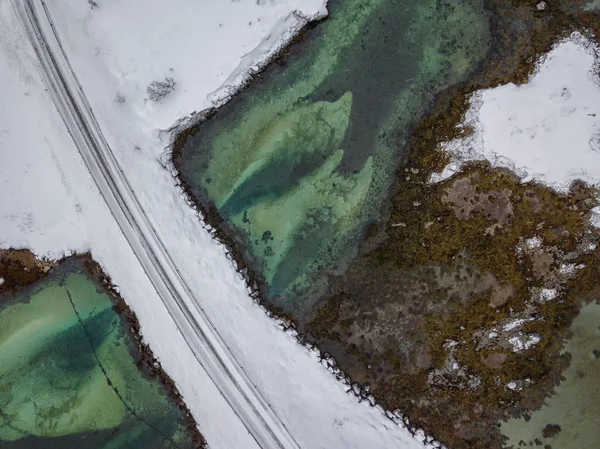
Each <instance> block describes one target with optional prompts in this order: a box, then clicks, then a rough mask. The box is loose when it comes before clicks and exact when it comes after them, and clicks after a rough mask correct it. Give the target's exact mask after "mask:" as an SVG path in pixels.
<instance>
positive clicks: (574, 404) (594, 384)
mask: <svg viewBox="0 0 600 449" xmlns="http://www.w3.org/2000/svg"><path fill="white" fill-rule="evenodd" d="M571 332H572V334H573V335H572V337H571V339H570V340H569V342H568V343H567V345H566V347H565V351H566V352H568V353H570V354H571V357H572V358H571V364H570V365H569V367H568V368H567V369H566V371H565V372H564V373H563V376H564V378H565V380H564V381H563V382H562V383H561V384H560V385H559V386H558V387H557V388H556V391H555V394H554V395H552V396H551V397H549V398H548V399H546V401H545V404H544V405H543V406H542V408H541V409H539V410H538V411H536V412H534V413H533V414H532V415H531V419H529V420H527V421H526V420H525V419H513V420H510V421H508V422H506V423H503V424H502V427H501V431H502V433H503V434H504V435H506V436H507V437H508V438H509V441H508V443H507V447H510V446H514V447H515V448H518V447H520V446H519V442H520V441H521V440H522V441H524V442H525V446H530V443H532V444H533V445H534V447H537V446H535V440H536V439H537V440H538V441H539V442H541V446H540V447H544V446H546V445H548V446H550V447H551V448H553V449H597V448H598V446H599V442H600V426H599V425H598V424H599V423H598V417H599V416H600V305H599V304H595V303H592V304H588V305H586V306H584V307H583V308H582V309H581V312H580V313H579V315H578V316H577V318H575V320H574V321H573V323H572V325H571ZM548 425H554V426H560V432H558V433H556V434H555V435H553V436H550V435H549V434H548V433H546V436H544V432H543V430H544V428H545V427H546V426H548Z"/></svg>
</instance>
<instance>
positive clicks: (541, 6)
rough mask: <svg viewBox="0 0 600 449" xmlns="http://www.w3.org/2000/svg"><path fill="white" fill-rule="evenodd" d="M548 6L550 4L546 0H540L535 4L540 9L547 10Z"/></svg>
mask: <svg viewBox="0 0 600 449" xmlns="http://www.w3.org/2000/svg"><path fill="white" fill-rule="evenodd" d="M547 6H548V4H547V3H546V2H539V3H538V4H537V5H535V7H536V9H537V10H538V11H543V10H545V9H546V7H547Z"/></svg>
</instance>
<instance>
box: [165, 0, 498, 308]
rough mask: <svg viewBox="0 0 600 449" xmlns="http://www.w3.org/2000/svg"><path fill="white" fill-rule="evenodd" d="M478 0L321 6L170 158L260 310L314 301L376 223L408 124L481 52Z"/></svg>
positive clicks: (483, 25) (484, 39)
mask: <svg viewBox="0 0 600 449" xmlns="http://www.w3.org/2000/svg"><path fill="white" fill-rule="evenodd" d="M488 39H489V37H488V24H487V16H486V14H485V12H484V10H483V8H482V5H481V1H480V0H452V1H450V0H404V1H399V0H391V1H379V0H373V1H360V0H346V1H343V2H342V1H339V2H332V4H331V5H330V18H329V19H328V20H326V21H325V22H323V23H321V24H319V25H318V26H316V27H315V28H314V29H312V30H310V31H309V32H308V33H307V36H306V37H305V39H303V40H302V41H301V42H300V43H298V44H296V45H295V46H294V47H293V48H292V50H291V54H290V55H289V56H288V57H287V58H286V59H285V63H284V64H280V63H274V64H272V65H271V66H270V67H269V68H268V69H267V70H266V71H265V72H264V73H263V74H262V75H261V80H260V81H258V80H257V81H255V82H254V83H253V84H252V85H251V86H250V87H249V88H248V89H246V90H245V91H244V92H242V93H241V94H239V95H237V96H236V97H235V98H234V99H232V100H231V101H230V102H229V103H228V104H227V105H225V106H223V107H222V108H221V109H220V110H219V112H218V113H217V114H216V115H215V116H214V117H213V118H211V119H210V120H209V121H207V122H206V123H204V124H202V125H201V127H200V130H199V132H198V133H197V134H196V135H195V136H194V137H191V138H189V139H188V141H187V143H186V145H185V146H184V149H183V151H182V154H181V155H180V157H179V158H178V159H177V160H176V161H175V162H176V164H177V165H178V167H179V168H180V171H181V176H182V177H183V179H184V180H185V181H186V182H187V183H188V184H189V185H190V186H191V188H192V190H193V192H192V193H193V195H194V196H195V197H196V198H197V199H198V200H200V201H201V202H205V203H214V204H215V205H216V207H217V209H218V210H219V213H220V214H221V216H223V218H224V219H225V220H226V222H227V224H228V225H229V226H230V227H232V228H233V229H235V231H236V232H237V234H238V236H239V239H240V241H241V242H243V246H244V248H245V257H246V259H247V260H248V261H249V262H250V263H251V264H252V265H253V266H254V267H255V268H256V269H258V270H259V272H260V273H261V274H262V275H263V277H264V279H265V280H266V283H267V285H268V290H269V296H270V299H271V300H272V301H274V302H275V303H277V304H278V305H281V306H283V307H284V308H286V309H288V310H292V311H294V312H296V313H302V312H305V311H306V310H308V309H309V308H310V307H311V306H312V305H313V299H314V298H315V297H316V296H317V293H319V292H320V291H322V289H323V288H325V286H326V276H325V275H326V273H329V272H339V271H341V270H343V269H344V267H345V266H346V264H347V262H348V261H349V260H350V258H351V257H353V255H354V254H355V251H356V248H357V245H358V242H359V240H360V236H361V234H362V232H363V231H364V229H365V227H366V225H367V224H368V223H369V222H370V221H372V220H373V219H376V218H377V215H378V213H379V212H380V210H381V205H382V202H383V201H384V199H385V195H386V192H387V189H388V187H389V185H390V183H391V180H392V177H393V174H394V171H395V167H396V166H397V163H398V159H399V158H400V157H401V154H400V151H401V148H402V147H403V144H404V142H405V139H406V138H407V135H408V132H409V130H410V127H411V125H413V124H414V123H415V121H416V120H417V119H418V117H419V116H420V115H421V114H422V113H423V111H424V110H425V108H426V107H427V105H428V104H429V102H430V101H431V100H432V98H433V96H434V94H435V93H436V92H437V91H439V90H441V89H443V88H444V87H446V86H448V85H449V84H453V83H456V82H459V81H461V80H463V79H464V78H465V77H466V76H467V75H468V73H469V72H470V70H472V68H473V67H474V65H476V64H477V63H478V62H479V61H480V60H481V59H482V58H483V56H484V54H485V51H486V50H487V46H488Z"/></svg>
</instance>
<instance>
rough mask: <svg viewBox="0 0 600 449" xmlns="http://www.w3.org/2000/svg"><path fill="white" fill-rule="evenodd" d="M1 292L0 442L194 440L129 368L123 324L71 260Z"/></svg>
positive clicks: (85, 448)
mask: <svg viewBox="0 0 600 449" xmlns="http://www.w3.org/2000/svg"><path fill="white" fill-rule="evenodd" d="M69 294H70V296H71V298H69ZM0 300H1V301H0V304H1V305H0V361H1V362H0V447H2V448H6V449H34V448H35V449H44V448H60V449H66V448H78V449H95V448H98V449H132V448H136V449H138V448H139V449H153V448H156V449H158V448H192V447H193V444H192V440H191V435H190V434H189V432H188V431H187V430H186V428H185V425H184V423H183V416H182V412H181V411H180V410H179V409H178V408H177V407H176V406H175V405H174V404H173V403H172V402H171V401H170V399H169V398H168V396H167V394H166V392H165V391H164V389H163V388H162V387H161V386H160V385H159V383H158V381H156V380H154V379H151V378H150V377H149V376H148V375H147V374H146V373H144V372H141V371H140V370H139V369H138V368H137V366H136V363H135V360H134V358H133V356H132V355H131V354H130V351H129V348H130V347H132V345H133V342H132V341H131V339H130V337H129V335H128V334H127V331H126V327H125V326H126V324H125V323H123V322H122V321H121V319H120V318H119V316H118V315H117V314H116V313H115V312H114V311H113V310H112V302H111V300H110V298H109V296H108V295H107V293H106V292H103V291H102V292H101V291H97V290H96V286H95V284H94V282H93V281H92V280H90V279H89V278H88V277H87V275H86V274H85V273H84V272H83V270H82V268H81V266H80V264H79V263H78V262H77V263H76V262H74V261H73V260H67V261H66V262H64V263H63V264H61V266H60V267H58V268H55V269H53V270H52V272H51V274H50V275H49V277H48V278H47V280H44V281H41V282H39V283H38V284H37V285H35V286H33V287H32V288H30V289H29V290H28V291H25V292H22V293H19V295H18V296H17V297H15V298H12V299H11V298H7V297H5V298H0ZM71 301H72V302H71ZM75 310H76V311H77V313H78V314H79V318H78V317H77V314H76V313H75ZM102 369H104V370H105V372H103V371H102ZM109 381H110V385H109Z"/></svg>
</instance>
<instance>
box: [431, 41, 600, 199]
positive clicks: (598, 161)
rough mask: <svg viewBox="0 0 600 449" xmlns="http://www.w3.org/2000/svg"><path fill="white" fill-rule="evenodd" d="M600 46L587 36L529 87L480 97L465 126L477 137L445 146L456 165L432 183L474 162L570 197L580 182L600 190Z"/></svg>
mask: <svg viewBox="0 0 600 449" xmlns="http://www.w3.org/2000/svg"><path fill="white" fill-rule="evenodd" d="M599 52H600V51H599V49H598V46H597V45H596V44H595V43H594V42H593V41H591V40H589V39H588V38H586V37H584V36H582V35H581V34H580V33H573V34H572V35H571V36H570V37H568V38H566V39H564V40H563V41H561V42H559V43H557V44H556V45H555V46H554V48H553V49H552V50H551V51H550V52H549V53H548V54H547V55H546V56H544V57H543V58H542V59H541V60H540V61H539V63H538V66H537V68H536V71H535V73H534V74H533V75H532V76H531V78H530V80H529V82H528V83H526V84H523V85H520V86H515V85H514V84H507V85H503V86H498V87H495V88H491V89H486V90H482V91H478V92H475V93H474V94H473V96H472V97H471V100H470V103H471V106H470V108H469V110H468V111H467V114H466V119H465V123H464V124H463V125H461V126H465V125H467V126H471V127H472V129H473V133H472V134H471V135H470V136H469V137H467V138H463V139H461V138H459V139H455V140H453V141H451V142H447V143H446V144H444V145H443V149H444V150H445V151H447V152H449V154H450V155H451V156H452V158H453V160H452V162H451V163H450V164H449V165H448V166H447V167H445V169H444V170H443V171H442V173H437V174H434V176H433V177H432V179H431V181H432V182H439V181H443V180H445V179H448V178H449V177H451V176H452V175H453V174H454V173H456V172H457V171H458V170H460V166H461V165H463V164H464V163H465V162H468V161H476V160H488V161H490V162H491V163H492V165H493V166H495V167H505V168H509V169H511V170H513V171H514V172H515V173H517V175H519V176H521V177H522V178H523V181H530V180H535V181H537V182H540V183H543V184H546V185H548V186H550V187H553V188H554V189H556V190H559V191H563V192H564V191H567V190H568V189H569V186H570V185H571V183H572V182H573V181H575V180H578V179H580V180H583V181H585V182H587V183H588V184H590V185H592V186H596V187H598V186H599V185H600V80H599V79H598V64H599V63H598V60H599V59H598V58H599V56H598V55H599Z"/></svg>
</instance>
